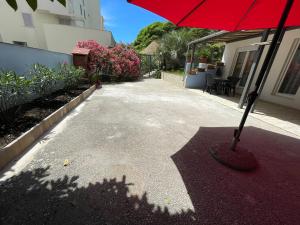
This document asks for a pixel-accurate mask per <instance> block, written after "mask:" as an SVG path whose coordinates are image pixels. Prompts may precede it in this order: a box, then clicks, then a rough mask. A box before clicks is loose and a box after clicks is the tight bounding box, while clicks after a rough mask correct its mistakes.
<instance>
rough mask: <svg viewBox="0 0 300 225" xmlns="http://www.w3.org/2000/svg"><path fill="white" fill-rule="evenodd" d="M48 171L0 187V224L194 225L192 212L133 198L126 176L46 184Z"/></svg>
mask: <svg viewBox="0 0 300 225" xmlns="http://www.w3.org/2000/svg"><path fill="white" fill-rule="evenodd" d="M48 169H49V168H39V169H36V170H34V171H27V172H23V173H21V174H20V175H17V176H15V177H12V178H10V179H8V180H6V181H4V182H3V183H1V186H0V188H1V189H0V218H1V219H0V224H2V225H8V224H9V225H13V224H30V225H39V224H64V225H66V224H72V225H74V224H84V225H91V224H101V225H102V224H103V225H104V224H107V225H122V224H126V225H135V224H136V225H141V224H153V225H154V224H155V225H157V224H170V225H171V224H193V223H194V222H195V217H194V214H193V212H192V211H188V212H181V213H178V214H173V215H171V214H170V213H169V212H168V209H167V208H164V209H162V208H160V207H156V206H155V205H153V204H150V203H148V200H147V194H146V193H144V195H143V196H142V197H138V196H135V195H130V193H129V186H130V185H133V184H130V183H129V184H128V183H126V177H125V176H123V179H122V180H121V181H117V180H116V179H110V180H107V179H104V180H103V181H102V182H100V183H95V184H91V183H90V184H89V185H88V186H87V187H79V186H78V184H77V182H76V181H77V179H78V177H71V178H69V177H67V176H65V177H64V178H63V179H58V180H51V181H47V177H48V175H49V174H48V172H47V171H48Z"/></svg>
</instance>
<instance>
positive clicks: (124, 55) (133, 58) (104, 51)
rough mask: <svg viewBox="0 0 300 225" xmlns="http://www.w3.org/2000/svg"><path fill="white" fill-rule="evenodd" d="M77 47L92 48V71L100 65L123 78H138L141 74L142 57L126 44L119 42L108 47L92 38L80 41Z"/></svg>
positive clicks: (90, 66) (102, 68)
mask: <svg viewBox="0 0 300 225" xmlns="http://www.w3.org/2000/svg"><path fill="white" fill-rule="evenodd" d="M77 47H79V48H87V49H90V50H91V51H90V59H89V64H88V68H89V70H90V72H95V70H96V68H97V67H98V68H100V70H101V71H105V72H108V73H109V74H111V75H115V76H116V77H118V78H119V79H121V80H124V79H137V78H138V77H139V75H140V64H141V61H140V58H139V57H138V54H137V53H136V52H135V51H134V50H133V49H132V48H130V47H128V46H126V45H123V44H118V45H116V46H115V47H113V48H106V47H103V46H102V45H100V44H98V43H97V42H96V41H93V40H90V41H80V42H78V43H77Z"/></svg>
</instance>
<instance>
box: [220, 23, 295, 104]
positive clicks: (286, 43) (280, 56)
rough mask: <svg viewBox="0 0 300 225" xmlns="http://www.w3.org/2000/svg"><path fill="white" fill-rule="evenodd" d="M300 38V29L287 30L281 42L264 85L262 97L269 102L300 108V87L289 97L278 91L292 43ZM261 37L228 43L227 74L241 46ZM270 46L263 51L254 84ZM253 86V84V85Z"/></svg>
mask: <svg viewBox="0 0 300 225" xmlns="http://www.w3.org/2000/svg"><path fill="white" fill-rule="evenodd" d="M272 36H273V35H271V36H270V38H269V39H271V38H272ZM297 38H300V29H296V30H290V31H287V32H286V34H285V36H284V39H283V42H282V44H281V47H280V48H279V50H278V53H277V56H276V58H275V60H274V63H273V66H272V69H271V71H270V73H269V76H268V79H267V81H266V84H265V86H264V89H263V92H262V95H261V99H262V100H265V101H269V102H273V103H276V104H281V105H284V106H288V107H291V108H296V109H300V88H299V89H298V92H297V93H296V95H294V96H289V97H286V96H285V97H283V96H279V95H278V94H277V93H276V90H277V89H276V84H277V82H278V80H279V79H280V78H281V77H282V76H284V75H285V74H283V71H282V70H283V68H284V66H285V65H286V63H287V62H286V60H287V58H288V57H289V56H290V51H291V49H292V45H293V43H294V41H295V39H297ZM259 41H260V38H252V39H247V40H242V41H238V42H233V43H228V44H226V47H225V51H224V55H223V62H224V63H225V72H224V74H225V76H226V77H227V76H230V75H231V74H230V73H231V71H232V67H233V66H234V63H235V54H236V52H237V50H238V49H239V48H243V47H247V46H251V44H253V43H256V42H259ZM267 50H268V47H266V48H265V51H264V53H263V56H262V59H261V61H260V63H259V65H258V69H257V72H256V74H255V79H254V82H253V84H254V83H255V81H256V78H257V75H258V73H259V71H260V68H261V66H262V62H263V60H264V58H265V56H266V53H267ZM252 87H253V85H252Z"/></svg>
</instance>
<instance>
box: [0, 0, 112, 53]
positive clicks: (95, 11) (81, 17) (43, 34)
mask: <svg viewBox="0 0 300 225" xmlns="http://www.w3.org/2000/svg"><path fill="white" fill-rule="evenodd" d="M17 2H18V10H17V11H14V10H13V9H12V8H11V7H9V5H8V4H7V3H6V1H0V42H6V43H14V44H19V45H25V46H29V47H34V48H41V49H46V50H51V51H57V52H63V53H71V51H72V49H73V48H74V46H75V45H76V43H77V41H80V40H96V41H97V42H99V43H100V44H102V45H104V46H113V45H114V44H115V41H114V38H113V35H112V33H111V32H110V31H105V30H104V27H103V23H104V19H103V17H102V16H101V14H100V3H99V0H67V6H66V7H64V6H62V5H61V4H60V3H59V2H57V1H54V2H51V1H50V0H38V9H37V10H36V11H35V12H33V11H32V10H31V8H30V7H29V6H28V4H27V3H26V1H25V0H17Z"/></svg>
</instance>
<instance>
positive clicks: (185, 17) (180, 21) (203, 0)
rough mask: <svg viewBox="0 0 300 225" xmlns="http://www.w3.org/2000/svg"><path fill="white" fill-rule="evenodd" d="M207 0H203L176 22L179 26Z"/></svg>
mask: <svg viewBox="0 0 300 225" xmlns="http://www.w3.org/2000/svg"><path fill="white" fill-rule="evenodd" d="M204 2H206V0H202V1H201V2H199V3H198V4H197V5H196V6H195V7H194V8H193V9H192V10H191V11H189V12H188V14H186V15H185V16H184V17H182V19H180V20H179V22H178V23H176V25H177V26H179V25H180V24H181V23H182V22H183V21H184V20H186V19H187V18H188V17H189V16H190V15H191V14H192V13H193V12H194V11H196V10H197V9H198V8H199V7H200V6H201V5H202V4H203V3H204Z"/></svg>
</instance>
